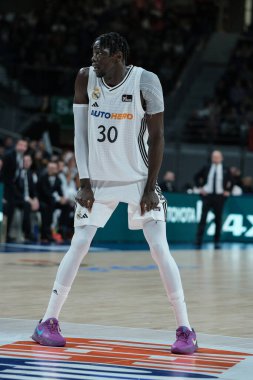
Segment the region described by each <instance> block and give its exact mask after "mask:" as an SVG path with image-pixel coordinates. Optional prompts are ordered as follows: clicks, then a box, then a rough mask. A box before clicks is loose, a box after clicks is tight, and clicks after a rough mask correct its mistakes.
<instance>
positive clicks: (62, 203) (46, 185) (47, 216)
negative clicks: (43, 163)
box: [38, 161, 69, 242]
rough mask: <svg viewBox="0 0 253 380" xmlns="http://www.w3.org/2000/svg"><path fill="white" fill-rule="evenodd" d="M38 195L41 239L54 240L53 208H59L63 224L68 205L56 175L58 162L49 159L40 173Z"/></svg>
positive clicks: (43, 240)
mask: <svg viewBox="0 0 253 380" xmlns="http://www.w3.org/2000/svg"><path fill="white" fill-rule="evenodd" d="M38 196H39V201H40V211H41V241H42V242H52V241H55V239H54V238H53V235H52V229H51V225H52V221H53V213H54V211H55V210H57V209H60V210H61V215H60V219H61V222H60V225H61V226H64V225H65V224H66V223H67V222H66V219H67V217H68V212H69V206H68V204H67V199H66V198H65V197H64V196H63V192H62V187H61V180H60V178H59V176H58V164H57V163H56V162H52V161H49V162H48V164H47V170H46V172H45V173H44V174H42V175H41V176H40V178H39V181H38Z"/></svg>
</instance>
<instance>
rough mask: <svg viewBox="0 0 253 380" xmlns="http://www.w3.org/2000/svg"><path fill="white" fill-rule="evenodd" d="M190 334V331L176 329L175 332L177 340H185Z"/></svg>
mask: <svg viewBox="0 0 253 380" xmlns="http://www.w3.org/2000/svg"><path fill="white" fill-rule="evenodd" d="M189 335H190V331H182V330H180V331H178V332H177V340H182V341H184V342H187V340H188V338H189Z"/></svg>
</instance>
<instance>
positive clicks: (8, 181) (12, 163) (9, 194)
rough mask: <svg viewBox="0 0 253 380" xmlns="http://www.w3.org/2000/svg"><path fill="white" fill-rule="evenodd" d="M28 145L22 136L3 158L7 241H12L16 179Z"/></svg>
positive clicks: (21, 167)
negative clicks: (11, 227) (11, 230)
mask: <svg viewBox="0 0 253 380" xmlns="http://www.w3.org/2000/svg"><path fill="white" fill-rule="evenodd" d="M27 147H28V143H27V141H26V140H25V139H22V138H21V139H19V140H18V141H17V143H16V145H15V148H14V149H12V150H11V151H7V153H6V154H5V156H4V158H3V167H2V179H3V184H4V202H5V203H4V213H5V215H6V216H7V237H6V241H7V242H11V241H12V238H11V237H10V235H9V233H10V226H11V223H12V219H13V215H14V208H15V181H16V179H17V177H18V175H19V173H20V170H22V169H23V156H24V153H25V152H26V150H27Z"/></svg>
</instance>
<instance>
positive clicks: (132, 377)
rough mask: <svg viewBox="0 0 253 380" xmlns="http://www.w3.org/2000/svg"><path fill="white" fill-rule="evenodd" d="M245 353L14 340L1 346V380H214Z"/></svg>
mask: <svg viewBox="0 0 253 380" xmlns="http://www.w3.org/2000/svg"><path fill="white" fill-rule="evenodd" d="M249 356H253V355H251V354H248V353H239V352H234V351H226V350H215V349H210V348H200V349H199V351H198V352H197V353H196V354H194V355H192V356H180V355H172V354H171V353H170V346H169V345H162V344H153V343H143V342H130V341H121V340H105V339H85V338H67V345H66V347H60V348H58V347H57V348H56V347H44V346H40V345H38V344H36V343H34V342H31V341H18V342H14V343H11V344H6V345H3V346H1V347H0V379H13V380H15V379H22V380H26V379H27V380H29V379H30V380H31V379H41V378H47V379H52V380H54V379H55V380H56V379H57V380H60V379H75V380H79V379H80V380H84V379H86V380H87V379H89V380H95V379H98V380H103V379H107V380H108V379H121V380H139V379H141V380H166V379H168V378H173V377H174V378H177V377H180V378H187V379H191V378H192V379H218V378H219V377H220V375H221V374H223V373H224V372H226V371H227V370H229V369H231V368H232V367H234V366H236V365H237V364H239V363H241V362H242V361H243V360H245V359H246V358H247V357H249Z"/></svg>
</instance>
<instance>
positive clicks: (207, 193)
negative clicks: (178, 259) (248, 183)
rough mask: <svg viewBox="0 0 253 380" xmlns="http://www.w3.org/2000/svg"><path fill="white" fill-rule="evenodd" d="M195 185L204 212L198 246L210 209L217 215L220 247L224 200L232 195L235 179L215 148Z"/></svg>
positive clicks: (199, 230)
mask: <svg viewBox="0 0 253 380" xmlns="http://www.w3.org/2000/svg"><path fill="white" fill-rule="evenodd" d="M194 181H195V185H196V186H197V187H199V188H200V194H201V197H202V201H203V206H202V213H201V218H200V222H199V225H198V229H197V236H196V246H197V248H200V247H201V245H202V241H203V235H204V230H205V225H206V217H207V214H208V211H210V210H212V211H213V212H214V215H215V226H216V228H215V235H214V245H215V249H218V248H219V247H220V245H219V242H220V233H221V226H222V211H223V206H224V202H225V200H226V199H227V197H228V196H229V195H230V192H231V190H232V187H233V180H232V176H231V173H230V170H229V168H227V167H226V166H224V165H223V155H222V153H221V152H220V151H218V150H215V151H213V152H212V155H211V164H210V165H206V166H204V167H203V168H202V169H201V170H200V171H199V172H198V173H196V175H195V176H194Z"/></svg>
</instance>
